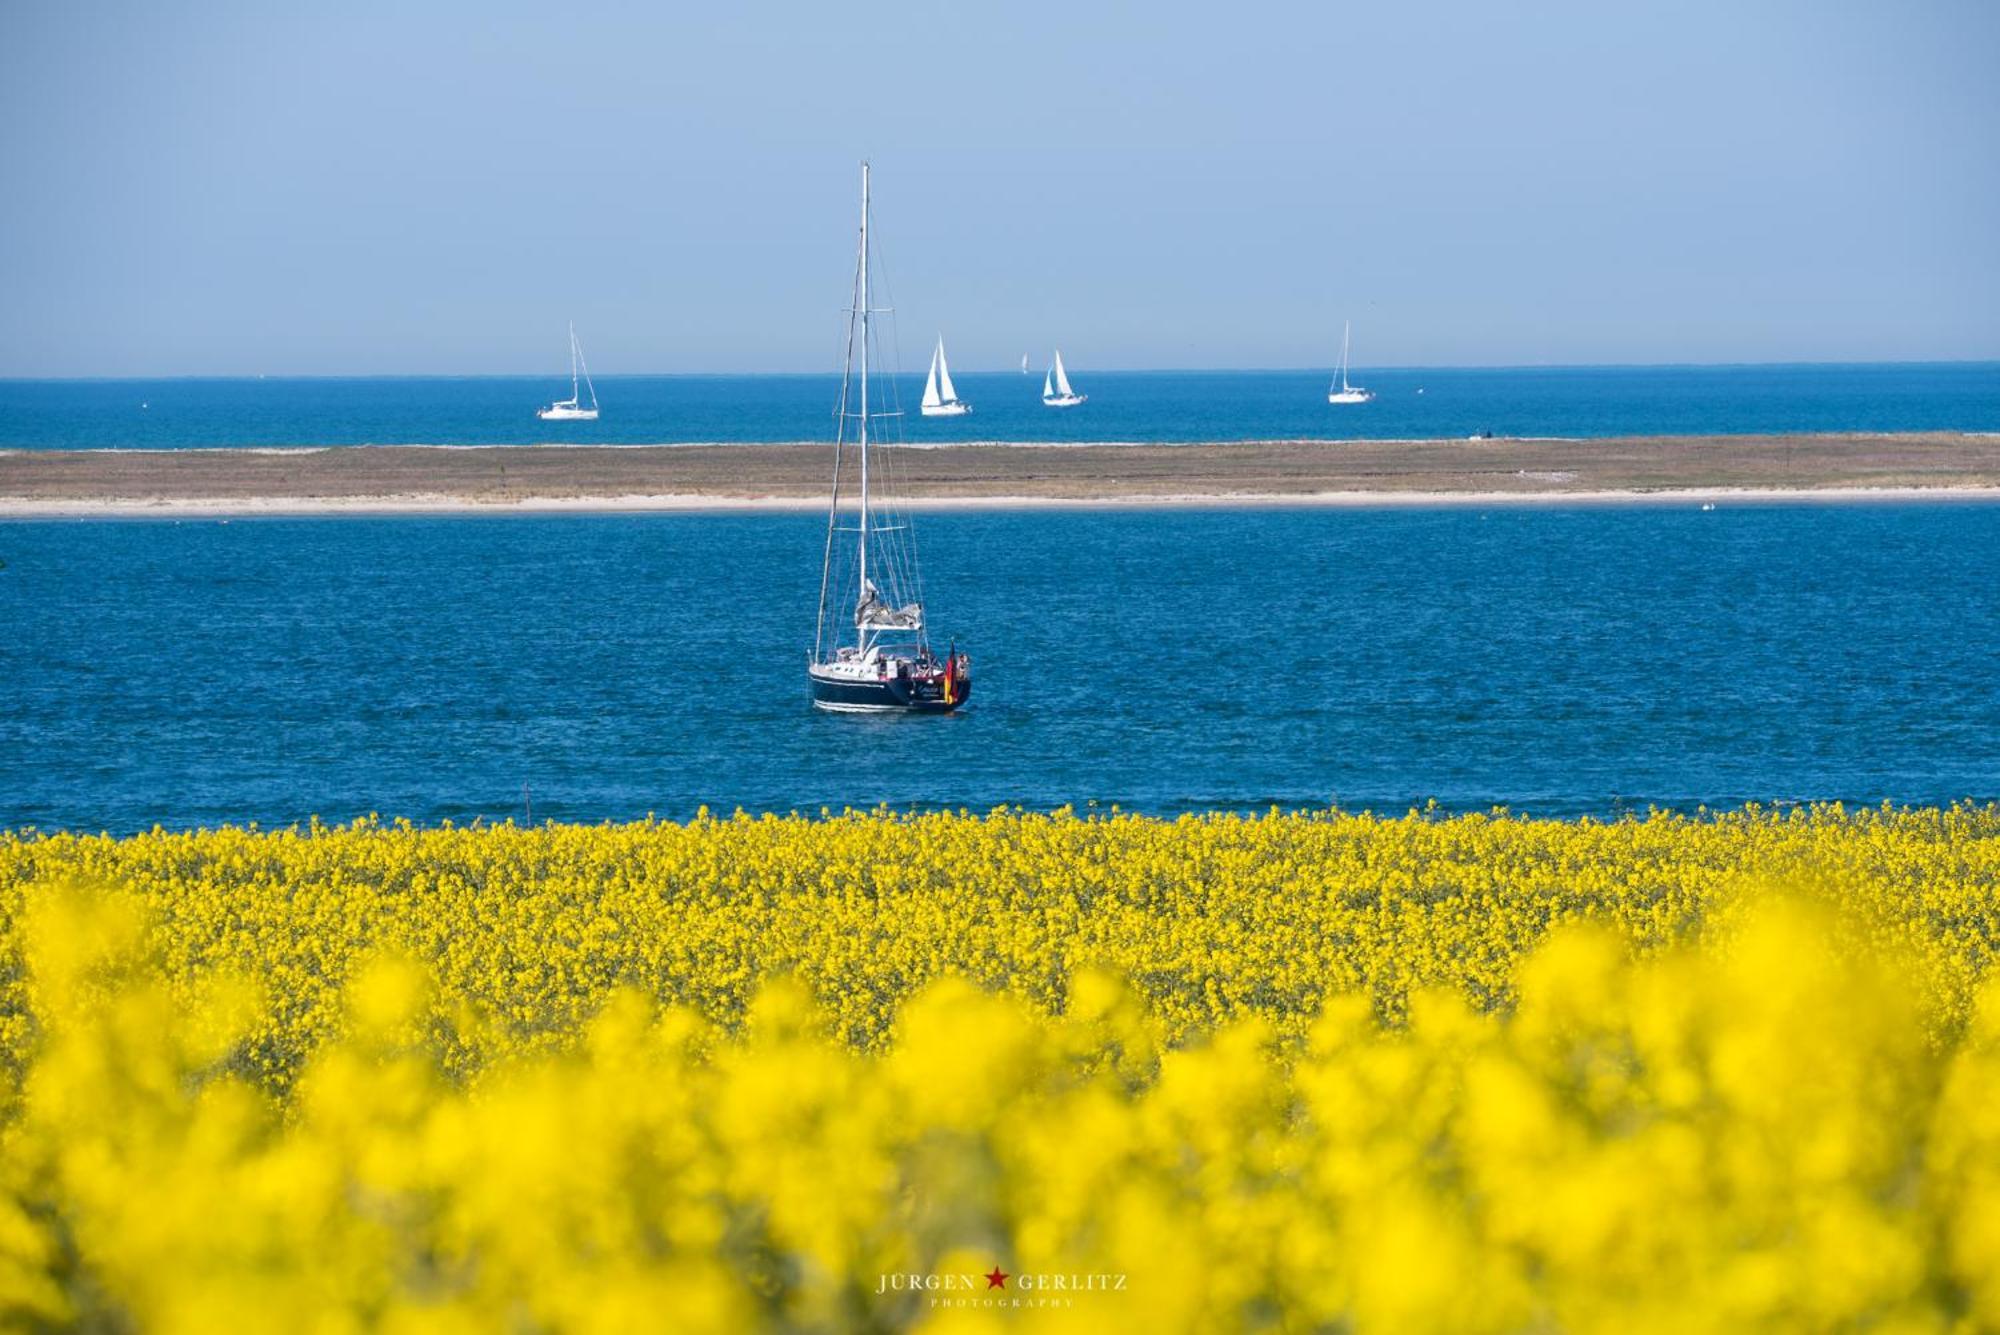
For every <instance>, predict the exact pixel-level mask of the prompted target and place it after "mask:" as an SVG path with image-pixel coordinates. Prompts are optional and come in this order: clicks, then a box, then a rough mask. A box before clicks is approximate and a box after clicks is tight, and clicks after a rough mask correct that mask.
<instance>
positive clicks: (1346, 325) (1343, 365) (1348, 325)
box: [1340, 320, 1354, 394]
mask: <svg viewBox="0 0 2000 1335" xmlns="http://www.w3.org/2000/svg"><path fill="white" fill-rule="evenodd" d="M1353 333H1354V321H1352V320H1343V321H1341V324H1340V392H1341V393H1343V394H1345V393H1346V392H1347V340H1348V339H1349V338H1350V337H1351V336H1352V335H1353Z"/></svg>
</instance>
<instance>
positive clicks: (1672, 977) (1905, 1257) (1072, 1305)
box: [0, 807, 2000, 1331]
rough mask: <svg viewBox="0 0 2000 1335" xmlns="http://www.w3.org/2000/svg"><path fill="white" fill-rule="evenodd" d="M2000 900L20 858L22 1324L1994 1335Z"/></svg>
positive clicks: (1674, 865) (1178, 841)
mask: <svg viewBox="0 0 2000 1335" xmlns="http://www.w3.org/2000/svg"><path fill="white" fill-rule="evenodd" d="M1996 893H2000V812H1996V811H1995V810H1993V809H1990V808H1971V807H1961V808H1955V809H1950V810H1938V811H1915V812H1910V811H1886V810H1885V811H1863V812H1847V811H1843V810H1840V809H1838V808H1832V807H1825V808H1812V809H1804V810H1792V811H1786V812H1769V811H1749V812H1743V813H1735V814H1731V815H1726V816H1719V817H1713V818H1702V819H1692V818H1683V817H1676V816H1655V817H1651V818H1648V819H1643V820H1628V821H1620V822H1612V823H1601V822H1591V821H1582V822H1556V821H1530V820H1519V819H1510V818H1504V817H1487V816H1461V817H1443V816H1440V815H1438V814H1436V813H1433V812H1416V813H1412V814H1411V815H1410V816H1408V817H1406V818H1404V819H1400V820H1383V819H1377V818H1372V817H1364V816H1351V815H1345V814H1341V813H1331V812H1320V813H1272V814H1270V815H1265V816H1257V817H1236V816H1216V817H1188V818H1184V819H1181V820H1178V821H1160V820H1153V819H1146V818H1140V817H1132V816H1123V815H1114V816H1110V817H1105V818H1092V819H1079V818H1077V817H1075V816H1074V815H1073V814H1070V813H1057V814H1055V815H1052V816H1051V815H1031V814H1027V813H1022V812H1015V811H1002V812H997V813H994V814H992V815H989V816H985V817H974V816H966V815H950V814H944V815H923V816H909V817H905V816H894V815H887V814H868V815H856V814H850V815H846V816H840V817H833V818H827V819H821V820H808V819H797V818H773V817H758V818H751V817H741V816H739V817H736V818H733V819H728V820H712V819H707V818H705V817H704V818H703V819H700V820H697V821H694V822H691V823H689V824H686V825H673V824H661V823H650V822H649V823H645V824H640V825H630V826H601V827H564V826H546V827H542V828H539V829H532V830H529V829H517V828H513V827H509V826H501V827H498V828H491V829H477V830H454V829H440V830H419V829H414V828H411V827H408V826H402V825H388V826H385V825H380V824H377V823H375V822H365V823H363V824H361V825H358V826H352V827H346V828H342V829H326V828H322V827H318V826H313V827H309V828H305V829H301V830H293V831H278V832H258V831H249V830H228V829H225V830H215V831H203V832H197V833H186V834H181V833H169V832H165V831H155V832H153V833H151V834H147V835H141V836H137V837H134V838H129V839H110V838H91V837H76V836H68V835H60V836H51V837H41V836H36V835H32V834H15V835H6V836H0V920H3V921H0V1026H4V1028H3V1029H0V1053H4V1060H0V1151H4V1153H0V1324H4V1325H10V1326H31V1327H32V1326H36V1325H45V1326H50V1327H53V1326H58V1325H67V1324H73V1323H85V1324H89V1323H101V1324H116V1323H133V1324H137V1325H138V1326H140V1327H142V1328H145V1329H149V1330H150V1329H158V1330H169V1331H173V1330H188V1331H194V1330H203V1331H206V1330H211V1329H216V1328H221V1327H234V1328H240V1329H277V1328H283V1329H287V1330H291V1329H299V1330H315V1329H329V1330H332V1329H338V1330H349V1329H362V1328H384V1329H389V1330H412V1331H415V1330H423V1331H432V1330H446V1331H449V1330H467V1331H471V1330H487V1329H493V1328H495V1327H511V1328H525V1329H551V1330H598V1329H604V1330H609V1329H676V1330H718V1331H742V1330H758V1329H770V1330H786V1329H789V1330H888V1329H930V1330H956V1329H964V1330H970V1329H985V1328H989V1327H990V1328H1000V1327H1007V1326H1019V1327H1026V1328H1029V1329H1046V1330H1052V1331H1068V1330H1102V1329H1145V1330H1162V1331H1173V1330H1190V1331H1193V1330H1303V1329H1319V1328H1326V1327H1336V1326H1345V1327H1351V1328H1354V1329H1359V1330H1364V1331H1367V1330H1383V1331H1409V1330H1417V1331H1421V1330H1483V1329H1493V1330H1513V1329H1520V1328H1523V1327H1554V1328H1563V1329H1579V1330H1613V1329H1616V1330H1621V1331H1622V1330H1633V1329H1641V1330H1643V1329H1660V1330H1666V1329H1675V1330H1680V1329H1689V1328H1743V1327H1765V1326H1783V1327H1800V1328H1805V1327H1824V1326H1832V1325H1842V1324H1862V1323H1867V1324H1879V1325H1883V1326H1888V1327H1902V1328H1909V1329H1952V1328H1982V1327H1992V1326H1995V1325H2000V1280H1996V1279H1995V1276H2000V982H1995V981H1991V980H1989V978H1988V974H1989V971H1990V964H1991V958H1992V953H1993V949H1994V947H1993V942H1994V941H1995V940H1996V930H2000V913H1996V907H1997V906H1996ZM989 1273H990V1274H992V1275H996V1276H1000V1277H1001V1279H1000V1280H999V1282H998V1283H997V1284H994V1282H993V1281H991V1280H984V1279H981V1280H977V1281H976V1282H975V1284H974V1285H973V1287H971V1288H970V1289H963V1288H957V1287H949V1288H946V1287H937V1288H927V1287H925V1286H924V1284H923V1283H918V1284H916V1285H911V1284H910V1283H908V1282H907V1280H908V1279H909V1278H911V1277H914V1278H917V1279H919V1280H922V1279H923V1278H924V1277H931V1282H934V1283H937V1284H940V1285H941V1284H942V1283H943V1278H942V1277H950V1278H951V1280H952V1281H953V1283H954V1284H955V1283H956V1281H957V1279H958V1278H959V1277H965V1276H970V1277H977V1276H984V1275H988V1274H989ZM1010 1276H1011V1278H1009V1277H1010ZM890 1277H904V1278H902V1279H899V1280H898V1281H897V1282H896V1283H891V1282H890ZM1100 1279H1102V1280H1103V1281H1104V1284H1103V1285H1102V1286H1099V1285H1098V1280H1100ZM1113 1279H1115V1280H1116V1284H1115V1286H1114V1285H1112V1283H1111V1281H1112V1280H1113ZM1057 1280H1061V1281H1064V1284H1065V1286H1064V1287H1063V1288H1060V1289H1057V1288H1054V1287H1052V1285H1053V1284H1054V1283H1055V1282H1056V1281H1057ZM1069 1281H1074V1283H1073V1284H1072V1283H1070V1282H1069ZM989 1285H990V1286H991V1287H988V1286H989ZM1017 1303H1019V1304H1021V1305H1015V1304H1017Z"/></svg>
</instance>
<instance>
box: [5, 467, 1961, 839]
mask: <svg viewBox="0 0 2000 1335" xmlns="http://www.w3.org/2000/svg"><path fill="white" fill-rule="evenodd" d="M821 522H822V521H821V520H819V519H817V518H815V517H812V516H808V515H758V516H741V515H737V516H692V515H679V516H674V515H655V516H633V517H617V518H613V517H562V518H527V517H505V518H502V517H469V518H429V517H424V518H417V517H407V518H371V519H358V518H339V519H316V520H305V519H299V520H292V519H282V520H281V519H269V520H241V519H239V520H236V521H233V522H227V523H225V522H220V521H213V520H210V521H199V522H197V521H185V522H172V521H134V522H63V523H40V522H37V523H25V522H13V523H0V561H4V562H5V566H4V568H0V628H4V634H0V690H3V691H4V697H0V700H4V704H3V705H0V826H20V825H24V824H36V825H41V826H45V827H53V826H70V827H87V828H111V829H131V828H135V827H144V826H147V825H150V824H151V823H153V822H155V821H159V822H164V823H167V824H170V825H181V824H196V823H213V822H219V821H244V820H253V819H254V820H259V821H263V822H290V821H294V820H300V819H303V818H305V817H308V816H311V815H313V814H319V815H322V816H324V817H326V818H328V819H330V820H345V819H348V818H351V817H353V816H356V815H359V814H363V813H366V812H369V811H379V812H381V813H383V814H384V815H385V816H392V815H404V816H409V817H411V818H414V819H417V820H420V821H435V820H439V819H442V818H447V817H449V818H452V819H455V820H465V819H469V818H471V817H473V816H480V815H483V816H487V817H503V816H507V815H515V816H519V815H521V814H522V812H523V788H524V786H525V787H526V788H527V789H528V797H529V799H530V800H532V802H533V807H534V814H535V817H536V819H538V820H539V819H541V818H542V817H544V816H553V817H562V818H571V819H583V820H596V819H604V818H618V819H622V818H628V817H637V816H643V815H644V814H645V813H647V812H649V811H650V812H657V813H659V814H660V815H662V816H685V815H688V814H690V813H691V812H692V811H693V810H694V809H695V808H696V807H697V806H698V805H700V804H703V803H707V804H709V805H711V806H713V807H717V808H721V809H728V808H732V807H735V806H738V805H741V806H743V807H746V808H750V809H757V810H763V809H776V810H788V809H792V808H798V809H802V810H816V809H817V808H818V807H820V806H821V805H832V806H835V807H838V806H841V805H847V804H852V805H861V806H866V805H870V804H874V803H878V802H889V803H897V804H905V803H934V804H951V805H956V804H965V805H968V806H971V807H975V808H984V807H986V806H989V805H991V804H995V803H1001V802H1020V803H1027V804H1031V805H1035V806H1052V805H1056V804H1060V803H1064V802H1079V803H1081V802H1087V801H1090V800H1097V801H1100V802H1104V803H1107V804H1108V803H1113V802H1118V803H1124V804H1126V805H1128V806H1134V807H1140V808H1145V809H1148V810H1155V811H1177V810H1182V809H1187V808H1200V807H1215V806H1222V807H1257V806H1262V805H1264V804H1267V803H1272V802H1280V803H1324V802H1330V801H1338V802H1341V803H1344V804H1347V805H1350V806H1355V807H1362V806H1372V807H1376V808H1392V809H1400V808H1401V807H1402V806H1403V805H1404V804H1406V803H1410V802H1417V801H1421V800H1424V799H1426V798H1432V797H1435V798H1437V799H1439V800H1440V801H1442V802H1444V803H1447V804H1449V805H1452V806H1455V807H1477V806H1484V805H1487V804H1492V803H1505V804H1509V805H1511V806H1514V807H1516V808H1522V809H1527V810H1531V811H1536V812H1578V811H1590V812H1615V811H1617V810H1620V809H1623V808H1625V807H1630V806H1643V805H1645V804H1647V803H1650V802H1659V803H1670V804H1675V805H1680V806H1692V805H1695V804H1698V803H1704V802H1706V803H1711V804H1736V803H1740V802H1743V801H1747V800H1766V799H1805V798H1843V799H1848V800H1852V801H1867V802H1873V801H1877V800H1881V799H1885V798H1888V799H1894V800H1897V801H1905V802H1935V801H1948V800H1951V799H1954V798H1960V797H1968V796H1969V797H1980V798H1993V797H2000V507H1988V506H1979V505H1963V506H1914V505H1912V506H1849V507H1829V508H1805V507H1799V508H1783V507H1764V508H1748V507H1746V508H1731V507H1724V508H1721V509H1717V510H1714V511H1710V512H1702V511H1700V510H1697V509H1694V508H1691V507H1690V508H1675V509H1667V508H1659V509H1649V508H1619V509H1579V510H1508V509H1497V510H1492V511H1486V512H1482V511H1478V510H1440V511H1434V512H1426V511H1416V512H1409V511H1400V512H1398V511H1390V512H1365V511H1332V510H1329V511H1254V510H1246V511H1218V512H1148V513H1094V512H1057V513H1033V512H1012V513H958V512H954V513H940V514H929V515H924V516H922V517H921V519H920V527H921V536H922V539H923V550H924V558H925V574H926V583H927V585H928V588H929V592H930V597H931V605H932V614H933V619H934V624H935V625H936V628H937V630H938V631H939V632H940V634H941V636H953V635H955V636H956V637H957V638H958V640H959V642H960V643H961V644H962V645H964V646H966V647H969V648H970V650H971V651H972V653H973V654H974V656H975V662H976V670H977V683H978V695H977V698H976V699H975V701H974V702H973V704H972V705H971V706H970V707H969V708H968V709H967V710H966V711H965V712H964V713H962V714H960V715H958V716H955V717H951V718H943V719H936V718H932V719H866V718H855V717H836V716H827V715H821V714H816V713H814V712H813V711H812V710H811V709H810V708H809V707H808V705H807V703H806V696H805V690H804V677H803V660H804V652H805V645H806V643H807V641H808V640H809V639H810V637H811V630H812V625H811V620H812V615H813V607H814V597H815V594H816V590H817V576H818V557H819V543H820V539H821V536H822V530H821Z"/></svg>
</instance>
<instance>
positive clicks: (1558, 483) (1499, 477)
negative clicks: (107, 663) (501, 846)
mask: <svg viewBox="0 0 2000 1335" xmlns="http://www.w3.org/2000/svg"><path fill="white" fill-rule="evenodd" d="M832 461H833V450H832V447H831V446H830V445H800V444H783V445H656V446H650V445H641V446H603V447H596V446H568V447H563V448H554V449H552V448H547V447H542V446H493V447H482V448H470V449H468V448H457V447H449V446H423V445H412V446H356V447H331V448H311V447H301V448H298V449H286V450H283V451H276V450H254V451H253V450H246V449H203V450H156V451H126V450H49V451H39V450H23V451H13V452H8V453H0V515H4V516H11V517H17V518H20V517H44V516H93V515H97V516H107V517H110V516H142V515H160V516H196V515H231V514H243V515H253V514H269V515H276V514H316V513H357V514H359V513H378V514H380V513H442V512H457V511H488V512H495V513H507V512H515V513H520V512H536V513H558V512H592V511H604V512H632V511H649V510H658V511H690V510H766V509H788V510H789V509H813V508H817V507H819V506H822V505H824V504H825V498H826V493H827V488H828V485H829V483H830V480H831V470H832ZM891 471H892V474H893V477H894V480H895V483H896V489H897V493H898V495H900V496H901V497H903V498H904V499H905V500H907V501H908V502H910V503H912V504H914V505H918V506H922V507H924V508H994V509H1001V508H1022V507H1031V506H1062V507H1097V506H1183V507H1194V506H1217V505H1270V506H1306V505H1321V506H1381V505H1397V506H1412V505H1452V504H1460V505H1463V504H1478V505H1498V504H1510V503H1532V502H1542V503H1548V502H1557V503H1571V504H1610V503H1619V502H1632V501H1647V502H1655V503H1667V502H1676V501H1690V502H1699V503H1726V502H1732V501H1734V502H1743V501H1749V500H1781V501H1796V502H1826V501H1892V500H1925V499H1933V500H1943V499H1980V498H1986V499H1992V498H1996V497H2000V435H1995V434H1991V433H1977V434H1974V433H1956V432H1912V433H1901V434H1884V435H1861V434H1855V435H1789V436H1639V437H1625V438H1617V439H1607V440H1545V439H1543V440H1513V439H1499V440H1435V441H1250V442H1240V443H1237V442H1232V443H1215V444H1195V445H1129V444H1128V445H1103V444H1091V445H1070V446H1064V447H1062V448H1050V447H1048V446H1046V445H1041V444H1034V445H1026V444H1024V445H1010V444H969V445H962V446H951V447H931V448H924V449H910V450H903V451H899V452H897V453H896V454H895V455H894V456H893V460H892V465H891Z"/></svg>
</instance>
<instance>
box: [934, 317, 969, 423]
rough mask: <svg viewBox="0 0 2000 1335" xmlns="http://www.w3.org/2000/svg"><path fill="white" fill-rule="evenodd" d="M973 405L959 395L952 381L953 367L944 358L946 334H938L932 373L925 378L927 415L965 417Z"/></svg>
mask: <svg viewBox="0 0 2000 1335" xmlns="http://www.w3.org/2000/svg"><path fill="white" fill-rule="evenodd" d="M971 411H972V405H971V404H969V403H967V402H965V401H964V400H963V399H961V398H959V397H958V389H957V387H956V386H954V385H953V384H952V383H951V367H950V366H949V365H948V364H947V363H946V362H945V359H944V335H943V334H939V335H938V341H937V350H936V351H935V352H933V353H931V373H930V375H929V376H928V377H927V378H926V379H925V380H924V403H923V412H924V416H925V417H963V416H965V415H966V414H967V413H969V412H971Z"/></svg>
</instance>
